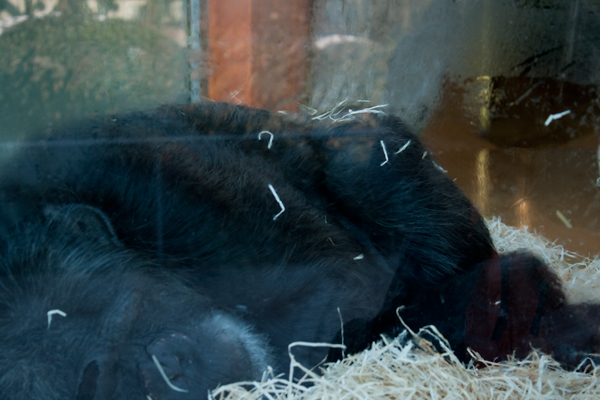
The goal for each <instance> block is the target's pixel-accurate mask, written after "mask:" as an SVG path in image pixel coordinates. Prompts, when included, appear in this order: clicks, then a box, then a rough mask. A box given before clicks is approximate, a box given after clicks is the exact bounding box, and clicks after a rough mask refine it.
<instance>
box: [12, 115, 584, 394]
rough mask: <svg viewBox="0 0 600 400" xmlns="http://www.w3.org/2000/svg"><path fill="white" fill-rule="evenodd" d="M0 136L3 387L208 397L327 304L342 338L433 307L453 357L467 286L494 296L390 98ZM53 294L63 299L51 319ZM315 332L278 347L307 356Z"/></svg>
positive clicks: (454, 197) (321, 329)
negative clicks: (300, 110)
mask: <svg viewBox="0 0 600 400" xmlns="http://www.w3.org/2000/svg"><path fill="white" fill-rule="evenodd" d="M264 130H266V131H269V132H271V133H272V134H273V135H274V140H273V146H272V147H271V148H270V149H269V148H268V146H267V143H268V139H269V135H268V134H263V136H262V140H258V133H259V132H261V131H264ZM408 141H410V142H411V143H410V144H409V145H408V146H407V147H406V148H405V150H404V151H402V152H400V153H397V151H398V150H399V149H400V148H402V147H403V146H404V145H405V144H406V143H407V142H408ZM382 143H383V144H384V145H385V148H386V153H387V157H388V161H387V162H385V161H386V153H384V150H383V146H382ZM1 152H2V154H0V155H1V156H2V157H1V160H2V170H1V171H2V175H1V176H0V205H1V207H0V235H1V237H2V250H1V253H0V393H2V396H3V397H2V398H10V399H46V400H51V399H66V398H76V399H78V400H84V399H94V400H102V399H133V398H140V399H142V398H146V396H150V397H151V398H152V399H154V400H168V399H179V398H181V399H184V398H187V399H189V398H197V397H200V396H202V397H204V396H206V391H207V390H208V389H210V388H213V387H216V386H217V385H218V384H224V383H229V382H232V381H236V380H242V379H258V378H260V376H261V373H262V371H263V369H264V368H265V367H266V366H267V365H272V366H273V367H274V369H275V370H276V371H277V372H280V371H281V372H284V371H286V365H287V363H288V345H289V344H290V343H291V342H294V341H312V342H333V341H335V340H340V315H341V317H342V318H343V321H344V326H345V337H344V341H345V343H346V344H347V345H348V347H349V351H358V350H361V349H363V348H365V347H366V346H368V345H369V343H370V342H371V341H373V340H377V339H378V338H379V336H380V335H381V334H389V335H395V334H397V333H398V332H400V330H401V325H400V323H399V320H398V318H397V315H396V312H397V309H398V307H399V306H403V305H404V306H407V308H406V309H405V311H403V313H404V317H405V318H406V321H407V322H408V323H409V324H410V325H412V327H413V328H415V329H417V328H419V327H421V326H423V325H425V324H437V325H438V326H439V327H440V328H441V330H442V332H443V333H444V334H445V335H447V337H448V338H449V339H450V341H451V343H452V345H453V346H454V347H455V348H456V349H457V351H458V352H459V354H460V355H461V356H462V357H466V346H467V343H471V342H474V341H475V342H476V339H477V340H479V339H481V340H480V342H481V343H482V344H481V347H482V348H485V349H487V348H488V347H486V346H488V344H489V343H491V341H493V340H492V339H490V338H488V337H484V336H485V335H486V333H481V334H480V333H478V332H476V335H475V336H473V337H470V336H469V335H470V333H469V332H471V331H470V330H469V329H470V328H468V321H471V320H472V319H473V317H472V316H473V311H472V310H473V309H474V308H473V304H472V298H471V297H472V293H475V295H473V296H474V297H473V298H477V299H479V300H480V301H481V302H483V303H482V304H484V305H485V307H487V304H488V303H487V302H488V300H489V301H491V297H490V299H488V298H487V297H485V294H478V293H479V292H476V291H475V292H474V290H475V289H474V288H475V287H476V284H477V282H479V283H481V282H482V281H481V280H482V279H484V282H488V281H489V282H492V283H493V281H492V280H490V279H491V278H490V279H488V281H485V279H487V278H485V277H486V276H487V275H485V273H482V271H487V270H488V269H489V270H490V271H493V265H494V264H493V260H495V259H497V254H496V252H495V250H494V248H493V245H492V243H491V239H490V237H489V233H488V231H487V229H486V227H485V225H484V223H483V220H482V218H481V217H480V215H479V213H478V212H477V211H476V210H475V209H474V208H473V206H472V205H471V203H470V202H469V201H468V200H467V199H466V198H465V196H464V195H463V194H462V193H461V192H460V191H459V190H458V189H457V187H456V186H455V185H454V184H453V183H452V181H450V180H449V179H447V178H446V177H445V176H444V174H443V173H441V172H440V171H439V170H438V169H437V167H436V166H435V164H434V162H433V160H432V158H431V156H430V155H429V154H428V153H427V150H426V149H425V148H424V147H423V146H422V145H421V143H420V142H419V140H418V139H417V138H416V137H415V136H414V135H412V134H411V133H410V132H409V131H408V130H407V128H406V127H405V126H404V125H403V124H402V123H401V122H400V121H399V120H398V119H396V118H394V117H378V118H374V117H367V118H365V120H364V121H361V122H351V123H343V124H335V123H331V124H330V123H314V124H313V123H309V122H298V121H293V120H290V119H287V118H285V117H281V116H275V115H272V114H269V113H268V112H266V111H262V110H253V109H249V108H244V107H239V106H232V105H228V104H205V105H194V106H182V107H163V108H161V109H159V110H155V111H152V112H149V113H132V114H126V115H117V116H110V117H106V118H103V119H97V120H92V121H87V122H82V123H79V124H76V125H73V126H70V127H67V128H61V129H58V130H51V131H48V132H45V133H44V137H43V138H41V139H39V140H35V141H30V142H24V143H5V144H3V145H2V146H1ZM269 185H272V187H273V189H274V190H275V191H276V193H277V195H278V196H279V198H280V199H281V202H282V203H283V204H284V206H285V211H284V212H283V213H281V214H279V213H280V211H281V208H280V205H279V204H278V202H277V200H276V198H275V196H274V194H273V193H272V191H271V190H270V188H269ZM278 214H279V215H278ZM275 216H277V218H274V217H275ZM522 257H523V259H524V260H529V259H532V258H531V256H527V255H523V256H522ZM510 260H512V261H511V262H510V266H512V268H513V269H519V268H525V267H522V265H524V264H527V262H525V261H523V262H521V261H520V260H521V259H520V258H516V259H510ZM515 260H516V261H515ZM490 265H491V266H490ZM527 265H529V264H527ZM535 268H542V270H543V271H546V270H547V267H545V266H543V265H542V266H540V267H535ZM536 271H537V269H536ZM482 276H483V277H484V278H482ZM550 280H552V279H550ZM532 282H533V281H532ZM535 282H538V281H535ZM544 282H545V281H544ZM505 283H506V281H505ZM532 284H533V283H532ZM536 284H537V283H536ZM526 285H527V284H525V286H526ZM500 286H502V285H500ZM555 292H556V293H555ZM561 295H562V292H561V291H560V288H558V289H556V291H551V296H550V297H551V298H552V299H555V298H556V297H560V296H561ZM478 296H479V297H478ZM534 300H535V302H536V304H538V298H537V297H536V298H535V299H534ZM532 301H533V300H532ZM490 304H491V303H490ZM539 304H542V306H544V305H545V304H546V300H545V298H544V301H542V302H541V303H539ZM489 307H492V306H489ZM544 307H545V306H544ZM544 307H542V311H541V312H542V314H543V310H544V309H545V308H544ZM557 307H559V306H557ZM338 309H339V312H338ZM50 310H61V311H63V312H65V313H66V314H67V315H66V317H62V316H60V315H58V314H54V315H53V316H52V321H51V323H50V324H49V323H48V320H47V312H48V311H50ZM486 310H487V309H486ZM582 310H583V309H582ZM489 312H490V315H495V314H494V312H495V311H494V309H493V307H492V308H490V310H489ZM542 314H539V313H538V314H537V316H536V317H534V319H535V318H538V317H539V318H541V317H540V316H541V315H542ZM582 314H585V313H584V312H583V311H582ZM486 315H487V314H486ZM544 315H545V314H544ZM475 318H476V317H475ZM539 318H538V319H539ZM563 320H565V321H566V320H569V319H568V318H566V319H565V318H563V319H562V320H561V321H563ZM544 321H545V320H544ZM544 321H542V320H539V321H537V322H536V324H538V326H549V325H548V323H547V322H544ZM544 323H545V324H546V325H544ZM553 326H554V325H553ZM557 326H558V325H557ZM500 333H501V334H502V332H500ZM477 335H480V336H481V337H480V336H477ZM535 336H536V337H537V335H535ZM558 341H560V339H558ZM477 343H479V342H477ZM543 345H545V342H544V343H542V345H541V346H542V347H543ZM492 347H493V346H492ZM591 347H593V346H591ZM590 349H591V350H593V348H590ZM504 350H506V351H507V352H510V351H512V350H514V349H512V348H508V349H504V347H499V348H498V349H496V348H495V347H494V348H493V349H492V350H490V351H491V352H492V354H491V357H499V358H502V357H504V356H506V352H505V353H502V352H503V351H504ZM328 351H329V350H328V349H327V348H299V347H297V348H295V349H294V354H295V355H296V357H297V358H298V359H299V360H300V361H301V362H303V363H304V364H306V365H308V366H313V365H316V364H317V363H319V362H320V361H321V360H322V359H324V358H325V357H326V356H327V353H328ZM494 351H496V353H498V354H496V353H494ZM549 351H552V348H549ZM561 351H562V352H564V353H565V358H568V357H571V358H573V354H574V353H575V352H579V353H580V352H581V351H582V350H581V349H580V348H579V349H573V351H571V350H569V348H567V349H566V350H565V348H564V346H563V347H561ZM579 353H577V354H579ZM561 354H562V353H561ZM152 356H155V357H156V360H157V361H158V362H159V363H160V364H161V366H162V368H163V369H164V370H165V373H166V374H167V375H168V376H169V378H170V381H171V382H172V384H173V385H174V386H175V387H176V388H179V389H181V390H185V391H187V392H185V393H184V392H181V391H180V390H177V389H174V388H171V387H169V386H168V385H167V383H166V382H165V381H164V380H163V378H162V377H161V376H160V372H159V370H158V368H157V367H156V365H155V362H154V361H153V359H152ZM333 356H335V355H334V353H332V354H331V355H330V359H331V357H333ZM576 358H577V357H576Z"/></svg>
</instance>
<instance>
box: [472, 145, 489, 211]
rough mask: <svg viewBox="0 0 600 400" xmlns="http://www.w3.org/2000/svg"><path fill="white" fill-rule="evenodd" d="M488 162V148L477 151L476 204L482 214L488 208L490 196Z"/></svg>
mask: <svg viewBox="0 0 600 400" xmlns="http://www.w3.org/2000/svg"><path fill="white" fill-rule="evenodd" d="M489 164H490V152H489V150H488V149H483V150H480V151H479V152H478V153H477V164H476V167H475V170H476V173H477V200H476V202H477V204H478V205H479V209H480V211H481V212H482V213H483V214H487V212H488V211H487V210H488V209H489V197H490V177H489V174H488V169H489Z"/></svg>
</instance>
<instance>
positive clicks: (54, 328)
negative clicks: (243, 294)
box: [0, 205, 268, 400]
mask: <svg viewBox="0 0 600 400" xmlns="http://www.w3.org/2000/svg"><path fill="white" fill-rule="evenodd" d="M45 215H46V217H45V219H44V221H39V222H31V223H28V224H25V225H24V226H22V227H20V228H19V229H17V230H16V231H15V232H13V233H12V234H11V235H10V238H8V239H7V240H6V241H5V243H4V248H3V251H2V254H0V262H1V263H2V264H1V265H0V274H1V275H0V288H1V290H0V392H1V393H2V394H3V397H4V396H6V397H5V398H10V399H47V400H51V399H77V400H83V399H89V400H92V399H93V400H102V399H113V398H131V399H133V398H139V399H145V398H148V399H150V398H151V399H153V400H163V399H179V398H182V399H194V398H198V397H200V396H202V397H204V396H206V393H207V391H208V390H209V389H212V388H214V387H216V386H217V385H218V384H224V383H229V382H232V381H237V380H244V379H257V378H259V377H260V374H261V373H262V371H263V370H264V368H265V367H266V365H267V359H268V355H267V353H266V350H265V347H266V346H265V345H264V343H263V342H262V340H261V338H260V337H258V336H257V335H255V334H253V333H251V332H250V330H249V329H248V328H247V326H246V325H244V324H243V323H242V322H241V321H240V320H239V319H237V318H236V317H234V316H231V315H228V314H226V313H223V312H220V311H216V310H215V309H213V308H212V305H211V304H210V303H209V302H208V301H207V299H206V298H205V297H204V296H203V295H202V294H201V293H198V292H197V291H196V290H193V289H192V288H191V287H190V285H187V284H186V280H185V278H184V277H183V276H181V275H176V274H172V273H169V271H161V272H158V271H159V270H158V269H156V268H152V265H151V264H150V261H148V260H144V259H143V258H142V257H141V256H139V255H136V254H133V253H132V252H130V251H127V250H125V249H124V248H123V247H122V246H121V245H120V244H119V242H118V241H117V239H116V236H115V235H114V232H113V230H112V227H111V226H110V224H109V222H108V221H107V219H106V217H105V216H104V215H103V214H102V213H101V212H99V211H98V210H96V209H93V208H91V207H87V206H81V205H76V206H68V207H62V208H54V209H48V210H46V212H45Z"/></svg>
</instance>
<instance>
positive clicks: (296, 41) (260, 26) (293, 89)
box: [208, 0, 313, 110]
mask: <svg viewBox="0 0 600 400" xmlns="http://www.w3.org/2000/svg"><path fill="white" fill-rule="evenodd" d="M312 2H313V0H285V1H281V0H219V1H210V2H209V7H208V50H209V54H210V55H209V64H210V66H211V71H210V77H209V80H208V96H209V97H210V98H211V99H213V100H220V101H230V102H235V103H242V104H246V105H249V106H253V107H260V108H266V109H270V110H296V109H297V102H299V101H301V100H302V98H303V96H304V91H305V89H306V75H307V72H308V65H309V64H308V58H309V49H310V40H309V32H310V14H311V8H312Z"/></svg>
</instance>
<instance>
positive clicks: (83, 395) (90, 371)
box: [76, 361, 100, 400]
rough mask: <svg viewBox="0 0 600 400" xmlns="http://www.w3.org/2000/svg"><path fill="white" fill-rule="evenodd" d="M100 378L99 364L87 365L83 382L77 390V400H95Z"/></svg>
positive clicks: (93, 362)
mask: <svg viewBox="0 0 600 400" xmlns="http://www.w3.org/2000/svg"><path fill="white" fill-rule="evenodd" d="M99 377H100V368H98V363H97V362H96V361H92V362H91V363H89V364H88V365H86V367H85V369H84V370H83V375H82V376H81V382H80V383H79V388H78V389H77V397H76V400H94V397H95V396H96V391H97V389H98V378H99Z"/></svg>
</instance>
